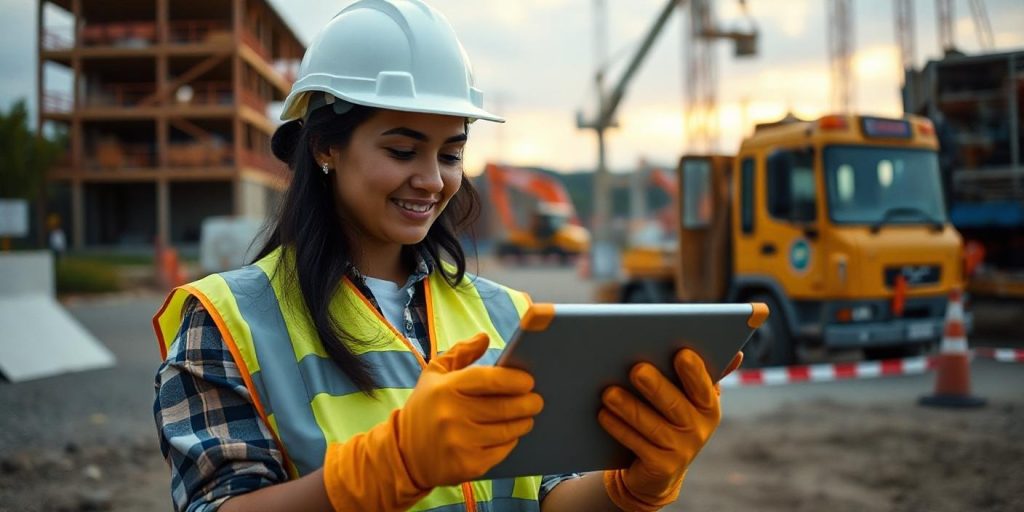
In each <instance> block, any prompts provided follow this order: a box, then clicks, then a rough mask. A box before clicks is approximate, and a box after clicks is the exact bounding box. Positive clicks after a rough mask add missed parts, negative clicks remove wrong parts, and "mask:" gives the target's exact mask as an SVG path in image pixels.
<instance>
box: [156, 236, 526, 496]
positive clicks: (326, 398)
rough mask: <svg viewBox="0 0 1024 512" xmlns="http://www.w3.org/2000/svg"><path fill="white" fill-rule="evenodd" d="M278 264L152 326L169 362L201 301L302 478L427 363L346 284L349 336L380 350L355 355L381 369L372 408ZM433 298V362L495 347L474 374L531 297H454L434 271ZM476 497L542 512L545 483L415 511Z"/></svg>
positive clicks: (460, 290) (476, 490)
mask: <svg viewBox="0 0 1024 512" xmlns="http://www.w3.org/2000/svg"><path fill="white" fill-rule="evenodd" d="M279 255H280V251H275V253H273V254H271V255H270V256H268V257H267V258H264V259H263V260H261V261H259V262H257V263H256V264H255V265H251V266H248V267H245V268H242V269H239V270H235V271H231V272H226V273H223V274H216V275H213V276H209V277H207V278H205V279H203V280H201V281H198V282H196V283H192V284H191V285H186V286H184V287H182V288H180V289H178V290H175V292H173V293H172V294H171V296H170V297H169V298H168V301H167V303H166V304H165V305H164V308H163V309H162V310H161V311H160V312H159V313H158V314H157V317H156V318H154V326H155V327H156V328H157V335H158V337H159V338H160V340H161V345H162V346H161V350H162V351H163V352H164V355H165V356H166V350H167V349H168V348H169V346H170V343H171V342H173V338H174V336H175V334H176V333H177V330H178V327H179V325H180V319H181V308H182V307H183V305H184V301H185V297H187V296H188V295H190V294H191V295H194V296H196V297H197V298H198V299H199V300H200V301H201V302H202V303H203V305H204V307H205V308H206V309H207V311H209V312H210V314H211V316H212V317H213V319H214V321H215V323H217V326H218V329H219V330H220V331H221V334H222V335H223V337H224V340H225V345H227V346H228V348H229V349H230V350H231V353H232V355H233V356H234V358H235V360H236V362H237V363H238V364H239V367H240V370H241V373H242V374H243V378H245V380H246V385H247V387H249V388H250V392H251V394H252V395H253V400H254V402H255V404H256V408H257V410H258V411H259V413H260V416H261V417H262V418H263V419H264V421H265V422H266V423H267V424H268V425H269V426H270V429H271V431H272V432H273V433H274V435H275V438H276V441H278V444H279V446H280V447H281V449H282V453H283V454H284V456H285V460H286V466H287V468H288V471H289V473H290V474H291V476H292V477H293V478H295V477H298V476H301V475H304V474H308V473H310V472H312V471H314V470H316V469H318V468H320V467H321V466H322V465H323V456H324V453H325V452H326V447H327V444H328V443H332V442H343V441H345V440H347V439H349V438H350V437H352V436H354V435H356V434H358V433H360V432H364V431H366V430H368V429H370V428H372V427H373V426H375V425H377V424H379V423H380V422H381V421H383V420H384V419H385V418H386V417H387V416H388V414H389V413H390V412H391V411H392V410H394V409H396V408H399V407H401V406H402V405H403V404H404V403H405V400H406V399H407V397H408V396H409V394H410V393H411V392H412V388H413V387H415V385H416V381H417V380H418V378H419V375H420V373H421V371H422V369H421V368H422V367H421V364H422V362H421V361H422V358H421V357H420V356H419V354H418V353H417V352H415V351H414V349H413V348H412V347H411V345H410V343H409V341H408V340H407V339H405V338H404V337H403V336H401V334H399V333H398V332H396V331H395V330H394V329H393V328H392V327H391V326H390V324H389V323H387V321H386V320H384V319H383V318H382V317H381V316H380V314H379V312H377V311H376V309H375V308H372V306H370V305H369V304H368V303H367V301H366V299H365V298H364V297H362V295H361V294H360V293H359V292H358V290H357V289H356V288H355V286H354V285H352V284H351V283H350V282H348V281H347V280H346V282H345V284H344V285H343V286H342V287H341V288H342V290H341V293H339V294H338V295H337V296H336V297H335V298H334V299H333V300H332V303H331V310H332V311H334V312H335V314H336V317H340V318H341V320H342V325H343V326H344V328H345V330H346V332H348V333H349V334H351V335H352V336H354V337H356V338H357V339H360V340H372V343H357V344H353V345H351V346H350V347H349V349H350V350H351V351H352V352H353V353H354V354H356V355H357V356H358V357H359V358H360V359H361V360H362V361H364V362H366V363H367V365H368V367H369V368H371V369H372V370H371V371H372V372H373V377H374V382H375V384H376V389H375V390H374V392H373V397H372V398H371V397H368V396H367V395H365V394H364V393H362V392H360V391H359V390H358V388H356V387H355V385H354V384H353V383H352V382H351V381H350V380H349V379H348V378H347V377H346V376H345V375H344V374H342V373H341V372H340V371H338V369H337V367H336V366H335V365H334V363H333V362H332V361H331V360H330V358H329V356H328V355H327V353H326V352H325V351H324V349H323V347H322V345H321V344H320V342H319V338H318V337H317V335H316V330H315V329H314V328H313V326H312V322H311V320H310V318H309V316H308V313H307V312H306V311H305V309H303V308H299V307H297V306H296V305H297V304H302V303H303V302H302V299H301V294H298V291H297V290H296V289H295V288H294V287H293V286H291V285H289V284H287V283H286V282H284V280H283V279H281V278H280V277H279V275H280V274H282V273H283V272H282V271H280V270H278V269H277V268H276V265H277V261H278V258H279ZM424 289H425V291H426V299H427V315H428V322H427V323H428V328H429V329H430V339H431V352H432V355H435V356H436V354H438V353H443V352H444V351H446V350H447V349H448V348H449V347H450V346H451V345H452V344H454V343H456V342H458V341H460V340H463V339H466V338H468V337H470V336H472V335H473V334H475V333H477V332H480V331H484V332H487V333H488V334H489V335H490V337H491V346H490V348H489V349H488V351H487V353H486V354H485V355H484V357H483V358H481V361H480V362H478V363H476V364H493V363H494V361H495V360H496V359H497V357H498V355H499V354H500V353H501V349H502V348H503V347H504V345H505V342H506V341H507V340H509V339H510V338H511V336H512V334H513V333H514V332H515V330H516V328H517V327H518V324H519V318H520V316H521V315H522V313H523V312H525V309H526V307H527V306H528V304H529V298H528V297H527V296H526V295H525V294H523V293H521V292H516V291H513V290H510V289H508V288H505V287H503V286H500V285H497V284H495V283H493V282H491V281H488V280H486V279H483V278H479V277H472V276H467V279H465V280H464V281H463V282H462V283H461V284H460V285H459V286H458V287H457V288H452V287H451V286H449V285H448V284H447V283H446V282H445V281H444V279H443V277H442V276H441V275H440V273H439V272H436V271H435V272H433V273H432V274H431V275H430V277H428V279H427V282H426V283H425V287H424ZM289 298H291V299H290V300H289ZM339 313H340V314H339ZM467 487H468V488H471V489H472V491H471V492H472V496H473V500H474V501H475V502H476V505H477V507H476V510H478V511H495V512H499V511H527V510H529V511H536V510H539V503H538V501H537V499H538V498H537V497H538V493H539V490H540V477H524V478H518V479H504V480H495V481H477V482H472V483H470V484H464V486H463V489H461V490H460V488H459V487H441V488H437V489H435V490H434V491H433V492H431V493H430V494H429V495H428V496H427V497H426V498H424V499H423V500H422V501H420V502H419V503H417V504H416V505H415V506H414V507H413V508H412V509H410V510H412V511H420V510H431V511H434V510H437V511H446V510H464V509H465V508H466V504H465V500H466V496H465V495H466V492H465V491H466V489H465V488H467Z"/></svg>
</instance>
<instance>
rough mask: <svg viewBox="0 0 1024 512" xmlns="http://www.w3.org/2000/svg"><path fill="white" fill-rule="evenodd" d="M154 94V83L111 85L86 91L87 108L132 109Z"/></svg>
mask: <svg viewBox="0 0 1024 512" xmlns="http://www.w3.org/2000/svg"><path fill="white" fill-rule="evenodd" d="M155 93H156V84H155V83H112V84H104V85H102V86H100V87H99V88H98V89H97V90H90V91H87V92H86V94H85V98H84V100H85V105H86V106H87V107H132V106H136V105H138V104H139V103H141V102H142V100H144V99H146V98H148V97H150V96H152V95H153V94H155Z"/></svg>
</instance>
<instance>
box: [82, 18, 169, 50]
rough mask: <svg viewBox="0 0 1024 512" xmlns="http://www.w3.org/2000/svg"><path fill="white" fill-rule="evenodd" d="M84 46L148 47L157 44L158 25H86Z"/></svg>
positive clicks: (138, 22)
mask: <svg viewBox="0 0 1024 512" xmlns="http://www.w3.org/2000/svg"><path fill="white" fill-rule="evenodd" d="M80 36H81V39H80V41H81V44H82V46H120V47H146V46H151V45H153V44H156V42H157V39H158V38H157V29H156V23H153V22H149V21H131V22H127V21H126V22H120V23H97V24H86V25H85V26H83V27H82V30H81V33H80Z"/></svg>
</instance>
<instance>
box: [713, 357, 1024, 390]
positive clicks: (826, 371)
mask: <svg viewBox="0 0 1024 512" xmlns="http://www.w3.org/2000/svg"><path fill="white" fill-rule="evenodd" d="M972 352H973V355H974V356H975V357H979V358H985V359H994V360H996V361H1001V362H1007V363H1024V350H1020V349H1012V348H977V349H974V350H973V351H972ZM935 361H936V356H921V357H909V358H906V359H887V360H884V361H862V362H847V363H825V364H812V365H798V366H785V367H774V368H772V367H769V368H754V369H740V370H737V371H736V372H733V373H732V374H730V375H728V376H726V377H725V378H724V379H722V380H721V381H720V382H719V384H720V385H721V387H723V388H739V387H756V386H776V385H780V384H795V383H799V382H831V381H837V380H850V379H872V378H878V377H897V376H903V375H920V374H922V373H926V372H929V371H931V370H933V369H935Z"/></svg>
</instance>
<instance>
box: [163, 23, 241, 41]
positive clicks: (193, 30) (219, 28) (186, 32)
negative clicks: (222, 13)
mask: <svg viewBox="0 0 1024 512" xmlns="http://www.w3.org/2000/svg"><path fill="white" fill-rule="evenodd" d="M168 37H169V39H170V41H169V42H170V43H171V44H188V43H204V42H227V41H230V39H231V27H230V26H229V25H228V24H227V23H225V22H221V21H214V20H184V21H172V22H170V25H169V27H168Z"/></svg>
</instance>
